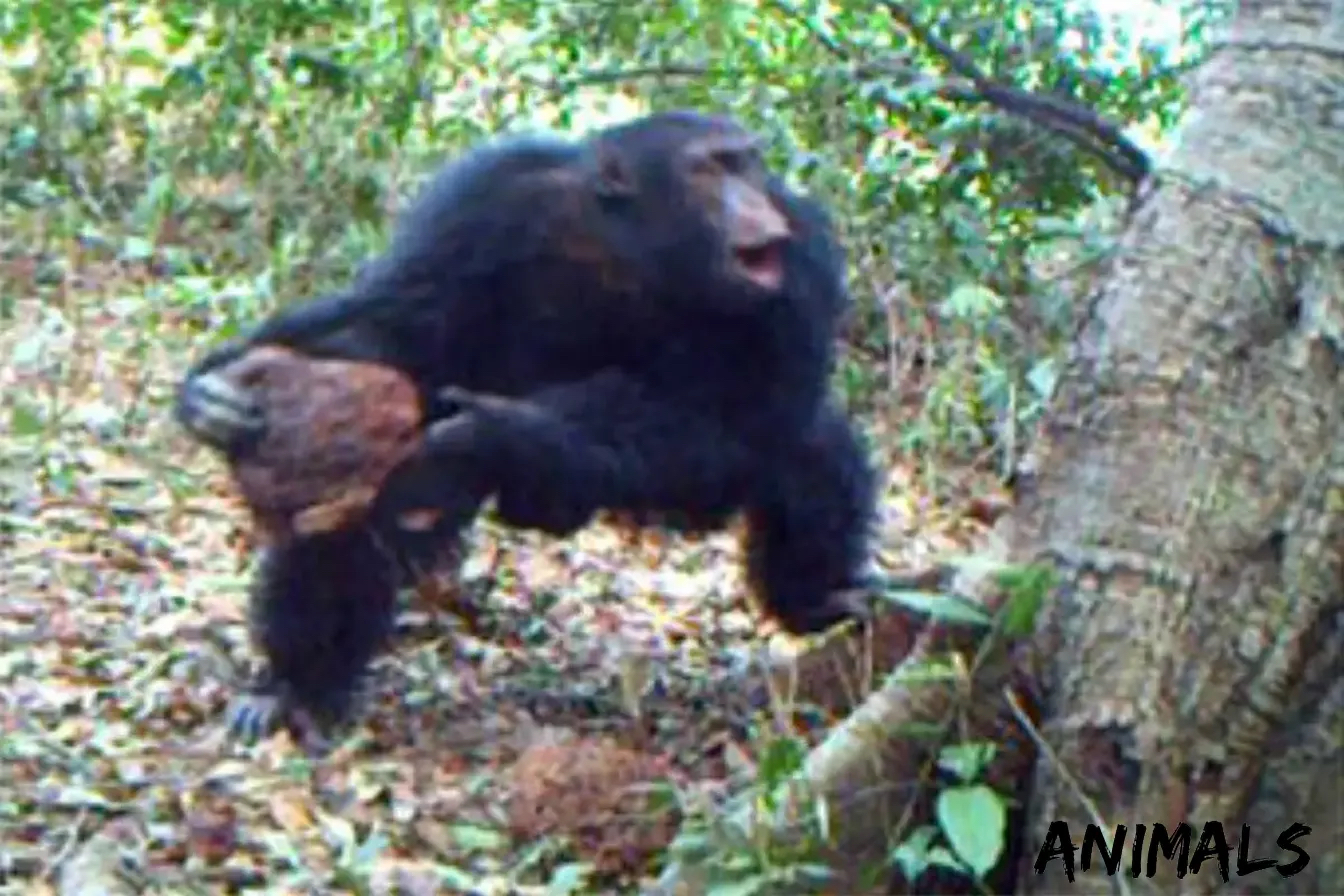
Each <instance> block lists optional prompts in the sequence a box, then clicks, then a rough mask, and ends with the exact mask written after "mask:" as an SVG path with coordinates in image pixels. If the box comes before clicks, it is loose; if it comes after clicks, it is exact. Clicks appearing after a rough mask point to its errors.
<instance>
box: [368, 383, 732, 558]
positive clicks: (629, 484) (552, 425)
mask: <svg viewBox="0 0 1344 896" xmlns="http://www.w3.org/2000/svg"><path fill="white" fill-rule="evenodd" d="M447 397H448V399H449V400H450V401H452V402H453V403H455V404H456V405H457V406H458V407H459V408H461V410H460V412H459V413H457V414H455V415H454V416H451V417H448V418H447V419H445V420H441V421H439V422H437V423H435V424H433V425H432V426H431V427H430V428H429V430H428V432H427V435H426V445H425V449H424V452H423V453H422V455H421V456H420V457H419V458H416V459H413V460H411V461H408V462H407V464H406V465H404V466H403V467H402V468H399V469H398V470H397V471H394V473H393V474H392V476H391V477H390V478H389V481H388V482H387V484H386V485H385V487H384V490H383V492H382V494H381V495H380V497H379V501H378V507H379V508H380V509H381V511H382V512H390V513H392V514H393V515H395V514H397V513H401V512H404V511H406V510H414V509H421V508H424V507H426V506H427V504H428V503H434V504H438V505H440V506H444V507H445V508H454V507H456V506H458V505H461V506H462V507H464V508H470V509H471V511H472V512H474V509H475V508H476V507H478V506H479V503H478V502H479V500H480V498H481V497H482V496H488V495H494V496H495V497H496V502H497V507H498V512H499V515H500V517H501V519H502V520H503V521H504V522H505V523H506V524H508V525H512V526H517V527H524V528H532V529H539V530H542V531H545V532H548V533H550V534H554V535H566V534H569V533H571V532H574V531H575V530H577V529H579V528H581V527H582V526H584V525H586V524H587V523H588V522H589V521H590V520H591V519H592V517H593V516H594V514H596V513H597V511H599V510H604V509H605V510H622V511H630V512H633V513H636V514H649V515H655V516H657V515H662V514H669V515H675V516H677V517H678V518H682V519H716V520H722V519H724V518H726V517H727V516H728V515H729V514H730V513H731V512H732V511H733V510H734V509H736V508H737V507H739V506H741V504H742V503H743V502H744V500H745V496H746V490H747V478H748V474H749V467H750V454H749V452H748V451H747V449H746V448H745V447H744V446H743V445H742V444H741V443H740V441H739V440H738V439H737V438H735V436H734V434H733V433H732V432H731V431H730V429H729V428H728V427H726V426H725V425H724V424H723V423H722V422H721V421H717V420H715V419H713V418H712V417H710V416H709V415H707V414H705V413H703V412H701V411H697V410H696V409H695V408H692V407H687V406H685V405H684V404H680V403H677V402H673V401H668V400H665V399H662V398H661V397H659V396H657V395H654V394H651V392H650V390H649V389H648V387H647V386H646V385H644V384H642V383H640V382H639V381H637V380H634V379H632V378H629V377H627V376H626V375H624V374H622V373H621V372H619V371H615V370H608V371H604V372H603V373H601V374H598V375H596V376H593V377H590V378H588V379H585V380H581V381H578V382H573V383H567V384H565V385H561V386H555V387H551V388H548V389H543V390H540V391H538V392H534V393H532V394H530V395H528V396H526V397H525V398H523V399H510V398H500V397H495V396H484V395H479V394H471V393H466V392H463V391H461V390H450V392H449V393H447ZM464 512H465V511H464Z"/></svg>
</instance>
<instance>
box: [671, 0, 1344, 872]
mask: <svg viewBox="0 0 1344 896" xmlns="http://www.w3.org/2000/svg"><path fill="white" fill-rule="evenodd" d="M1190 86H1191V92H1190V108H1189V111H1188V113H1187V115H1186V116H1185V118H1184V120H1183V122H1182V124H1181V127H1180V129H1179V131H1178V134H1179V136H1178V141H1177V144H1176V148H1175V150H1174V151H1173V152H1172V153H1171V155H1170V158H1169V159H1167V160H1166V161H1165V162H1163V163H1161V164H1159V165H1158V166H1157V168H1156V170H1155V172H1154V174H1153V176H1152V177H1151V178H1150V179H1149V181H1148V182H1147V183H1146V184H1145V188H1144V191H1143V193H1142V195H1141V197H1140V198H1139V200H1138V202H1137V203H1136V206H1135V209H1134V211H1133V213H1132V215H1131V218H1130V220H1129V222H1128V226H1127V229H1126V232H1125V234H1124V236H1123V237H1122V239H1121V242H1120V246H1119V249H1118V253H1117V256H1116V259H1115V261H1114V263H1113V267H1112V269H1111V270H1110V272H1109V274H1108V276H1107V277H1106V279H1105V281H1104V282H1103V283H1101V284H1100V286H1099V288H1098V289H1097V290H1096V292H1095V293H1094V294H1093V295H1092V296H1091V297H1090V299H1089V302H1088V308H1087V311H1086V314H1085V316H1084V320H1083V323H1082V326H1081V327H1080V329H1079V335H1078V337H1077V339H1076V341H1075V344H1074V347H1073V352H1072V355H1071V358H1070V361H1069V364H1068V365H1067V366H1066V370H1065V373H1064V375H1063V376H1062V377H1061V380H1060V384H1059V388H1058V390H1057V393H1056V395H1055V396H1054V399H1053V401H1052V405H1051V409H1050V411H1049V412H1048V414H1047V416H1046V419H1045V421H1044V423H1043V425H1042V427H1041V432H1040V438H1039V442H1038V444H1037V445H1036V446H1035V447H1034V451H1035V457H1034V458H1033V460H1034V471H1035V472H1034V473H1033V474H1030V475H1024V477H1023V482H1022V485H1021V486H1020V489H1019V496H1018V497H1019V503H1018V506H1017V507H1016V508H1015V510H1014V512H1013V513H1012V514H1011V515H1010V516H1009V517H1007V518H1005V519H1004V520H1003V521H1001V524H1000V527H999V531H998V532H997V533H996V544H997V545H998V549H999V550H1001V551H1002V553H1003V555H1004V556H1005V557H1006V558H1007V559H1009V560H1011V561H1013V562H1019V563H1031V562H1048V563H1050V564H1052V565H1053V567H1054V568H1055V570H1056V571H1057V573H1058V581H1059V582H1060V585H1059V586H1058V587H1057V588H1056V589H1055V590H1054V592H1053V593H1052V595H1051V597H1050V598H1049V599H1048V600H1047V602H1046V604H1045V606H1044V607H1043V609H1042V612H1041V613H1040V615H1039V618H1038V620H1037V630H1036V632H1035V634H1034V636H1033V637H1032V638H1031V639H1030V641H1029V642H1028V643H1027V644H1025V645H1019V646H1018V647H1016V648H1015V649H1012V650H1011V651H1010V650H1008V649H1005V648H1004V646H1003V645H994V644H992V643H991V644H990V645H989V649H987V650H982V651H981V659H982V660H983V662H982V663H980V664H979V665H978V666H977V667H976V671H975V675H974V676H972V677H971V678H969V679H967V680H964V681H951V682H949V681H946V680H943V681H922V682H919V683H911V682H910V681H908V680H903V679H902V678H901V676H900V675H899V674H898V675H894V676H892V677H891V678H889V679H888V680H887V682H886V683H885V684H884V685H883V686H882V687H881V688H880V689H879V690H878V691H877V692H875V693H874V694H873V695H872V696H871V697H870V699H869V700H868V701H867V703H866V704H865V705H864V706H863V707H861V708H860V709H859V710H858V711H856V712H855V713H854V714H853V716H852V717H851V718H850V720H849V721H848V722H847V723H846V724H845V725H843V726H841V727H840V728H839V729H838V730H836V731H835V732H834V733H833V734H832V736H831V737H830V738H829V739H828V741H827V742H826V743H825V744H823V745H822V746H821V747H820V748H818V749H817V750H816V751H815V752H814V754H813V755H812V756H811V757H810V758H809V761H808V762H807V764H806V766H805V767H804V769H803V770H802V772H801V773H800V775H799V776H798V780H797V781H795V782H793V784H792V785H791V787H790V788H789V793H790V794H791V795H793V796H797V795H800V794H807V795H809V797H811V796H820V797H821V798H823V799H825V800H826V802H827V803H828V805H829V807H830V808H829V811H828V813H827V816H828V818H829V819H830V820H831V823H830V831H829V834H830V845H831V855H832V857H837V856H839V857H843V859H844V861H843V864H844V866H845V867H847V868H853V867H854V866H856V865H857V864H862V863H865V862H871V861H874V860H878V859H881V858H883V857H884V854H885V851H886V849H887V848H888V846H889V842H890V841H889V840H888V839H887V837H888V836H889V835H890V833H891V828H892V826H893V822H894V821H896V822H899V821H901V820H904V821H907V822H908V821H909V820H910V817H911V810H912V809H913V810H914V811H916V812H918V813H923V814H922V816H921V817H920V819H919V820H921V821H928V820H929V816H928V813H927V806H928V796H927V794H928V791H929V790H930V787H929V785H928V776H927V769H928V761H929V758H930V756H931V755H932V749H931V747H930V746H928V745H921V744H918V743H916V742H914V741H912V740H911V739H910V738H908V737H907V736H905V735H904V734H903V733H902V731H903V730H904V729H905V728H907V727H908V725H909V724H911V723H914V724H919V723H924V724H925V725H927V724H929V723H942V724H946V723H948V722H949V721H952V720H955V719H957V718H958V716H959V714H960V710H959V707H965V706H967V696H968V695H969V697H970V702H971V703H973V704H978V706H977V707H976V708H974V709H972V710H971V711H970V712H969V713H966V714H964V720H963V721H965V722H967V723H968V724H961V725H956V726H954V727H955V733H956V735H957V737H958V738H960V739H965V738H975V737H982V738H983V737H988V738H991V739H1001V737H1002V731H1003V730H1004V729H1003V726H1004V725H1005V724H1025V725H1026V726H1027V728H1028V729H1029V731H1030V734H1031V736H1032V738H1034V739H1035V746H1037V747H1039V748H1040V749H1039V750H1033V749H1031V748H1029V747H1028V748H1023V749H1018V750H1016V751H1015V752H1014V753H1013V755H1010V756H1008V757H1007V762H1006V764H1005V765H1002V766H1000V768H999V770H998V777H997V779H996V782H995V783H996V784H998V785H999V786H1000V787H1005V786H1006V787H1015V788H1016V789H1017V792H1018V793H1019V795H1020V796H1021V797H1022V798H1023V799H1024V800H1025V801H1026V802H1027V810H1026V813H1025V821H1024V822H1022V823H1021V824H1019V825H1018V828H1017V830H1016V831H1015V833H1016V834H1017V835H1018V836H1019V838H1020V842H1019V845H1020V846H1021V847H1022V849H1023V850H1024V856H1023V859H1022V861H1020V862H1017V863H1016V865H1017V867H1016V868H1015V869H1010V872H1011V871H1013V870H1015V872H1016V878H1017V889H1018V891H1019V892H1026V893H1063V892H1067V893H1079V894H1086V893H1102V892H1105V893H1110V892H1129V893H1141V892H1167V893H1170V892H1191V893H1204V892H1211V891H1212V890H1214V889H1215V888H1217V887H1220V886H1224V885H1223V883H1222V879H1221V877H1220V876H1219V867H1218V865H1219V863H1218V862H1217V861H1213V860H1206V861H1204V862H1203V864H1202V865H1201V866H1200V867H1199V869H1198V871H1197V873H1196V872H1194V871H1192V872H1191V873H1189V874H1186V875H1184V877H1183V879H1179V880H1178V879H1177V876H1176V874H1175V873H1174V869H1175V867H1176V863H1175V862H1174V861H1170V862H1169V861H1165V860H1161V856H1160V855H1159V859H1160V860H1159V861H1158V862H1157V873H1156V875H1155V876H1153V877H1151V878H1149V877H1148V876H1147V875H1146V873H1145V874H1143V875H1141V876H1139V877H1138V878H1137V879H1136V878H1133V877H1131V876H1130V874H1129V866H1130V858H1131V853H1130V851H1129V849H1128V848H1126V850H1125V851H1124V853H1123V858H1122V862H1121V870H1120V871H1119V873H1118V874H1117V875H1116V876H1115V877H1111V876H1108V875H1107V874H1106V872H1105V870H1104V868H1103V867H1102V862H1101V857H1100V855H1098V854H1096V853H1095V851H1094V853H1093V855H1092V862H1091V870H1090V871H1088V872H1083V871H1082V869H1081V867H1080V863H1079V861H1078V860H1079V859H1081V852H1079V853H1076V854H1075V855H1074V866H1075V867H1074V869H1073V872H1074V874H1075V876H1076V880H1075V881H1074V882H1070V881H1069V880H1068V879H1067V876H1066V874H1065V863H1064V862H1063V860H1062V858H1060V857H1056V858H1054V860H1053V861H1050V862H1048V863H1047V864H1046V865H1045V867H1044V869H1043V873H1040V874H1038V873H1036V872H1035V870H1034V869H1033V867H1032V864H1033V862H1034V861H1035V859H1036V857H1037V854H1038V851H1039V850H1040V849H1041V846H1042V844H1043V843H1045V841H1046V839H1047V834H1048V832H1049V830H1050V825H1051V823H1052V822H1055V821H1065V822H1067V823H1068V826H1069V831H1070V834H1071V835H1072V839H1073V843H1074V845H1075V846H1081V844H1082V840H1083V835H1084V831H1085V830H1086V828H1087V826H1088V825H1089V824H1093V823H1095V824H1099V825H1100V826H1101V831H1102V833H1103V835H1104V837H1105V838H1106V841H1107V843H1108V844H1109V842H1110V838H1111V835H1112V833H1113V832H1114V830H1115V826H1116V825H1118V824H1124V825H1126V826H1127V828H1128V830H1129V835H1130V837H1131V838H1133V836H1134V832H1135V827H1136V825H1138V824H1143V825H1146V826H1148V827H1149V829H1151V828H1152V826H1153V825H1154V824H1155V823H1162V824H1164V825H1166V826H1167V827H1168V828H1169V829H1170V828H1174V826H1175V825H1176V824H1178V823H1180V822H1182V821H1186V822H1188V823H1189V824H1190V825H1191V827H1192V829H1193V830H1192V835H1191V841H1190V844H1189V850H1190V857H1191V858H1193V857H1194V854H1195V853H1196V851H1197V850H1196V846H1197V844H1198V842H1199V840H1200V836H1201V833H1202V832H1203V830H1204V825H1205V823H1206V822H1210V821H1220V822H1221V823H1222V824H1223V828H1224V831H1225V834H1226V837H1227V840H1228V845H1229V847H1230V850H1231V857H1230V863H1229V866H1230V867H1229V873H1230V876H1231V884H1230V888H1231V889H1232V890H1233V891H1235V892H1243V893H1332V892H1333V893H1342V892H1344V589H1342V588H1341V585H1342V584H1344V582H1342V581H1341V573H1344V566H1342V563H1341V547H1344V438H1341V436H1344V431H1342V430H1341V424H1344V389H1341V360H1344V310H1341V304H1342V303H1344V0H1317V2H1306V0H1277V2H1276V0H1262V2H1240V3H1239V4H1238V6H1237V10H1236V15H1235V18H1234V21H1233V23H1232V25H1231V27H1230V28H1229V29H1228V32H1227V34H1226V35H1225V36H1224V38H1223V39H1222V40H1221V41H1219V42H1218V43H1217V44H1216V45H1215V46H1214V48H1213V52H1212V54H1211V56H1210V57H1209V59H1208V60H1207V61H1206V62H1205V64H1204V65H1202V66H1201V67H1200V68H1199V69H1198V70H1197V71H1196V72H1194V73H1193V75H1192V81H1191V85H1190ZM981 592H982V593H983V589H981ZM984 599H985V601H986V603H987V605H988V606H989V607H990V608H991V609H993V608H994V606H995V605H996V602H997V601H998V600H999V598H998V597H997V596H995V595H988V596H986V597H985V598H984ZM948 634H949V632H948V630H947V629H946V627H944V626H934V627H933V628H932V629H931V630H928V631H925V632H924V633H923V635H921V637H920V640H919V642H918V643H917V644H916V646H915V649H914V651H913V652H912V654H911V656H910V657H909V658H908V659H907V661H906V662H907V664H911V663H916V662H919V661H920V660H923V659H928V658H930V657H934V656H937V655H939V654H940V653H942V652H943V651H945V650H946V649H947V648H949V647H953V648H958V647H960V648H962V649H974V645H973V644H972V643H971V642H968V641H966V640H964V639H959V638H958V637H955V636H954V637H951V638H949V637H947V635H948ZM954 634H955V633H954ZM1023 673H1026V674H1027V675H1028V676H1029V678H1030V680H1031V682H1032V687H1031V688H1030V690H1031V692H1032V694H1033V695H1035V696H1036V697H1037V698H1038V700H1039V703H1038V706H1037V707H1036V708H1037V709H1038V710H1039V712H1040V713H1041V718H1042V719H1043V721H1042V722H1041V723H1040V725H1039V728H1037V727H1036V726H1034V725H1032V724H1031V723H1030V722H1024V716H1023V714H1022V713H1021V712H1020V711H1017V710H1014V709H1013V708H1011V707H1008V706H1007V705H1006V704H1005V702H1004V700H1003V699H1002V696H1001V695H1002V694H1004V693H1009V692H1011V691H1012V690H1013V686H1014V685H1015V684H1017V683H1018V682H1019V681H1020V676H1021V675H1022V674H1023ZM916 790H917V791H920V792H922V793H924V796H923V797H912V796H911V793H912V791H916ZM921 799H923V802H921ZM784 805H785V808H784V809H781V810H780V811H778V812H776V813H775V814H774V815H773V816H771V817H768V818H760V817H758V816H757V815H756V813H755V811H754V810H753V809H752V807H751V806H748V805H746V804H744V805H743V806H742V807H741V808H740V809H739V810H738V811H737V812H736V813H734V815H733V817H732V819H731V821H732V822H733V824H732V825H730V827H733V826H736V827H737V828H740V829H742V830H744V831H748V832H749V833H747V834H746V836H747V837H748V838H750V839H751V842H753V843H755V844H756V846H757V848H759V846H760V844H761V843H763V842H765V841H766V839H769V840H771V842H792V843H796V842H797V841H798V838H799V836H800V835H799V833H798V826H797V825H796V824H794V822H796V821H797V820H798V818H799V817H800V813H799V812H797V811H796V810H797V808H798V805H799V804H798V803H797V801H796V800H791V801H786V802H785V803H784ZM1296 822H1300V823H1302V824H1305V825H1307V826H1309V827H1310V828H1311V832H1310V833H1309V834H1307V835H1306V836H1303V837H1301V838H1300V839H1298V840H1297V841H1296V844H1297V845H1298V846H1300V847H1302V848H1303V849H1305V850H1306V852H1307V853H1308V854H1309V855H1310V857H1311V860H1310V863H1309V864H1308V865H1307V867H1306V868H1305V869H1304V870H1302V871H1301V872H1300V873H1298V874H1296V875H1295V876H1293V877H1283V876H1281V875H1280V874H1279V873H1276V872H1275V871H1274V870H1273V869H1266V870H1263V871H1259V872H1258V873H1255V874H1253V875H1249V876H1242V877H1238V868H1237V849H1238V841H1239V839H1240V837H1241V834H1242V830H1243V828H1242V825H1243V824H1246V825H1249V826H1250V827H1249V830H1250V834H1251V842H1250V844H1249V849H1248V856H1249V858H1251V859H1256V858H1273V859H1275V860H1276V861H1277V862H1279V863H1280V864H1281V865H1288V864H1289V863H1291V862H1292V861H1293V860H1294V858H1295V855H1294V854H1293V853H1291V852H1288V851H1284V850H1281V849H1279V848H1278V847H1277V846H1275V838H1277V837H1278V836H1279V834H1280V833H1281V832H1282V831H1284V830H1285V829H1287V828H1289V827H1290V826H1291V825H1293V824H1294V823H1296ZM907 829H908V828H907ZM1131 842H1132V839H1131ZM1148 846H1149V844H1145V849H1144V852H1143V854H1142V859H1143V860H1144V863H1145V864H1146V861H1147V857H1148V856H1147V848H1148ZM692 865H693V863H691V862H689V861H684V862H681V863H679V864H674V865H673V866H672V867H670V868H669V871H668V873H667V874H666V875H665V876H664V878H663V881H662V882H661V890H660V892H665V893H675V892H689V890H686V889H685V881H687V880H689V879H691V877H693V876H694V874H693V868H692ZM1145 870H1146V869H1145ZM1012 876H1013V875H1012V874H1011V873H1010V874H1009V877H1012ZM679 882H680V889H679ZM847 886H848V887H849V888H848V889H846V890H844V892H847V893H857V892H878V891H879V890H877V889H874V888H872V887H871V886H865V885H863V884H861V883H860V881H859V880H858V879H857V878H856V879H854V880H851V881H849V882H847ZM907 886H909V887H910V889H911V890H912V891H919V892H932V891H935V890H937V891H939V892H958V891H960V892H974V890H973V888H972V887H971V886H970V885H969V883H968V882H965V881H963V882H962V883H961V884H960V885H953V886H948V887H943V886H941V885H940V882H938V881H933V880H921V881H918V882H915V885H907ZM999 886H1002V884H999ZM834 891H836V890H834V888H828V892H834Z"/></svg>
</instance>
